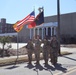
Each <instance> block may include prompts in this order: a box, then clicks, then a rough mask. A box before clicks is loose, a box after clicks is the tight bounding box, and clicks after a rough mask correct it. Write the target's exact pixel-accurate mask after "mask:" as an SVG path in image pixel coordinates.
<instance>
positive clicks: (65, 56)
mask: <svg viewBox="0 0 76 75" xmlns="http://www.w3.org/2000/svg"><path fill="white" fill-rule="evenodd" d="M63 57H64V58H67V59H70V60H73V61H76V59H73V58H70V57H67V56H63Z"/></svg>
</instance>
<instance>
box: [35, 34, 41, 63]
mask: <svg viewBox="0 0 76 75" xmlns="http://www.w3.org/2000/svg"><path fill="white" fill-rule="evenodd" d="M40 49H41V40H40V39H39V36H38V35H37V37H36V38H35V39H34V50H35V59H36V63H37V64H39V60H40Z"/></svg>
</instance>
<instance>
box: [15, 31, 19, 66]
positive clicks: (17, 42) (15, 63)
mask: <svg viewBox="0 0 76 75" xmlns="http://www.w3.org/2000/svg"><path fill="white" fill-rule="evenodd" d="M18 49H19V43H18V32H17V58H16V61H15V65H16V62H17V60H18V56H19V55H18Z"/></svg>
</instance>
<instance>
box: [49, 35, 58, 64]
mask: <svg viewBox="0 0 76 75" xmlns="http://www.w3.org/2000/svg"><path fill="white" fill-rule="evenodd" d="M50 47H51V49H50V58H51V63H52V64H53V65H55V64H56V63H57V59H58V41H57V39H56V36H54V37H52V38H51V42H50Z"/></svg>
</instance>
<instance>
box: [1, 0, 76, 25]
mask: <svg viewBox="0 0 76 75" xmlns="http://www.w3.org/2000/svg"><path fill="white" fill-rule="evenodd" d="M39 7H44V17H46V16H52V15H57V0H0V19H1V18H6V22H7V23H11V24H13V23H16V22H17V21H18V20H22V19H23V18H25V17H26V16H27V15H28V14H30V13H31V12H32V11H33V10H34V9H35V16H36V15H37V14H38V13H39V11H38V8H39ZM71 12H76V0H60V14H66V13H71Z"/></svg>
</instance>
